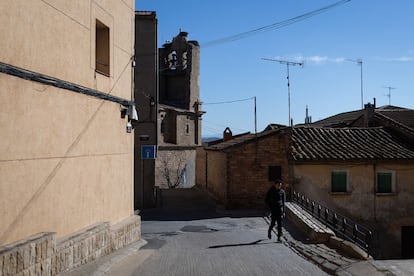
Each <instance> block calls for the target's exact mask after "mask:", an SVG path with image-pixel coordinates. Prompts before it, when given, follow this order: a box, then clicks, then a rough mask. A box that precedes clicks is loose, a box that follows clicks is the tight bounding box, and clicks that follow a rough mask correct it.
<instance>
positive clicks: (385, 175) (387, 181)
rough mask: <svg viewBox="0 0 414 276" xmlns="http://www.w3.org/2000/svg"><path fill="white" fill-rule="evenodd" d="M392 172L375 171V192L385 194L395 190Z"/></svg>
mask: <svg viewBox="0 0 414 276" xmlns="http://www.w3.org/2000/svg"><path fill="white" fill-rule="evenodd" d="M394 179H395V177H394V172H387V171H382V172H377V193H379V194H387V193H394V192H395V181H394Z"/></svg>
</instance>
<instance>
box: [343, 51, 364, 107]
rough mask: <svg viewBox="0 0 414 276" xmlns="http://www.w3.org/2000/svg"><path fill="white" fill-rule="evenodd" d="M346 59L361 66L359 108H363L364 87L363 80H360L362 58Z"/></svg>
mask: <svg viewBox="0 0 414 276" xmlns="http://www.w3.org/2000/svg"><path fill="white" fill-rule="evenodd" d="M347 61H351V62H355V63H357V64H358V65H359V66H361V109H364V89H363V82H362V59H360V58H359V59H347Z"/></svg>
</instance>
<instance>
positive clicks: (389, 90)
mask: <svg viewBox="0 0 414 276" xmlns="http://www.w3.org/2000/svg"><path fill="white" fill-rule="evenodd" d="M384 88H387V89H388V94H387V95H386V96H387V97H388V105H391V90H393V89H397V88H395V87H391V86H384Z"/></svg>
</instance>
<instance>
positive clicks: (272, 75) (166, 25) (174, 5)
mask: <svg viewBox="0 0 414 276" xmlns="http://www.w3.org/2000/svg"><path fill="white" fill-rule="evenodd" d="M135 6H136V7H135V9H136V10H140V11H155V12H156V14H157V19H158V42H159V47H161V46H162V44H164V43H165V42H166V41H171V40H172V38H173V37H174V36H176V35H177V34H178V33H179V31H180V30H182V31H186V32H188V38H189V40H197V41H198V42H199V43H200V100H201V101H202V103H203V106H202V109H203V111H205V112H206V114H205V115H203V120H202V136H203V137H210V136H214V137H221V136H222V133H223V131H224V129H225V128H226V127H229V128H230V129H231V131H232V132H233V134H240V133H244V132H248V131H250V132H252V133H254V131H255V129H257V131H262V130H263V129H264V128H265V127H266V126H267V125H269V124H271V123H274V124H282V125H288V124H289V118H291V119H292V121H293V124H302V123H304V121H305V115H306V107H308V113H309V116H311V117H312V122H315V121H318V120H321V119H324V118H327V117H329V116H332V115H335V114H338V113H342V112H348V111H354V110H358V109H361V107H362V106H363V104H366V103H373V102H374V98H375V99H376V106H377V107H380V106H384V105H388V104H390V103H391V105H394V106H400V107H404V108H410V109H414V100H413V99H414V97H413V92H414V77H413V73H414V70H413V69H414V34H413V27H414V16H413V12H414V1H412V0H348V1H339V0H312V1H310V0H289V1H286V0H285V1H281V0H191V1H190V0H175V1H171V0H136V1H135ZM315 11H320V12H315ZM308 15H309V16H308ZM259 30H262V31H259ZM239 34H243V35H241V36H238V35H239ZM229 37H233V38H236V39H229ZM276 60H279V61H288V62H292V63H293V64H292V65H290V66H289V82H290V93H289V91H288V85H287V65H286V64H284V63H283V62H282V63H281V62H279V61H276ZM358 60H361V61H362V64H361V63H358V62H357V61H358ZM302 62H303V66H300V65H297V63H302ZM361 69H362V93H361ZM390 87H391V88H390ZM289 94H290V104H289V96H288V95H289ZM361 94H362V96H363V97H362V98H363V100H362V101H361ZM254 99H256V116H255V112H254V110H255V100H254ZM289 110H290V113H289ZM289 114H290V116H289ZM255 122H257V123H255Z"/></svg>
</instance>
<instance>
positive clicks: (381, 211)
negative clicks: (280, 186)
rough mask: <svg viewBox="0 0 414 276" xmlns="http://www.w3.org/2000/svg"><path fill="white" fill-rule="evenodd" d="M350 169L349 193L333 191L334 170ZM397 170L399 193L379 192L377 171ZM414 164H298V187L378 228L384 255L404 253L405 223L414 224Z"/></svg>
mask: <svg viewBox="0 0 414 276" xmlns="http://www.w3.org/2000/svg"><path fill="white" fill-rule="evenodd" d="M332 170H346V171H347V172H348V177H349V193H346V194H332V193H330V189H331V171H332ZM381 170H386V171H394V172H395V182H396V186H395V188H396V193H393V194H387V195H380V194H376V193H375V183H376V182H375V175H376V171H381ZM413 175H414V164H413V165H411V164H375V165H373V164H353V165H341V164H337V165H333V164H332V165H295V166H294V177H295V184H294V189H295V190H296V191H298V192H300V193H301V194H304V195H306V196H307V197H309V198H310V199H312V200H314V201H316V202H318V203H320V204H322V205H325V206H327V207H329V208H331V209H333V210H335V211H337V212H339V213H341V214H343V215H346V216H348V217H350V218H351V219H354V220H356V221H358V222H360V223H362V224H363V225H365V226H366V227H368V228H369V229H371V230H372V231H373V232H374V240H373V242H374V245H373V246H374V248H375V249H374V250H376V254H377V256H379V257H382V258H390V257H393V258H395V257H398V256H399V254H401V227H402V226H412V225H414V201H413V200H412V199H413V197H414V179H413Z"/></svg>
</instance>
